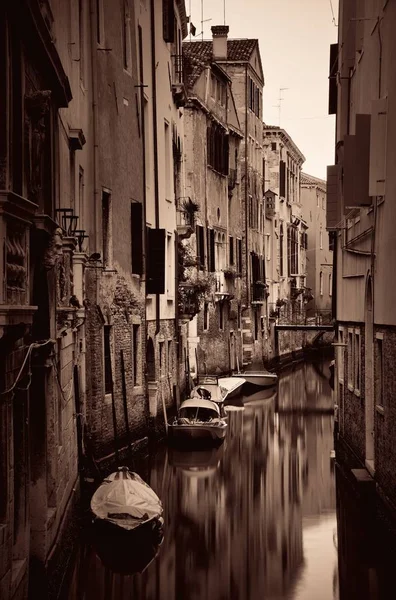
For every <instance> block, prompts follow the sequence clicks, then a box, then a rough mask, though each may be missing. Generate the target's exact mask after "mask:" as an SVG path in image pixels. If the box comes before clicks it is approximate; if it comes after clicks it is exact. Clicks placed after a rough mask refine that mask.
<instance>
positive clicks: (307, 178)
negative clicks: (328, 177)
mask: <svg viewBox="0 0 396 600" xmlns="http://www.w3.org/2000/svg"><path fill="white" fill-rule="evenodd" d="M300 183H301V185H312V186H315V187H318V188H320V189H323V190H324V191H326V185H327V183H326V181H325V180H324V179H319V178H318V177H314V176H313V175H308V174H307V173H301V177H300Z"/></svg>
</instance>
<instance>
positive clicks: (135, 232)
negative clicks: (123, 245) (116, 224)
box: [131, 202, 143, 275]
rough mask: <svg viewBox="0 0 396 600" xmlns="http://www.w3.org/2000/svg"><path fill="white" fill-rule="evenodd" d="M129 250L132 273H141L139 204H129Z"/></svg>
mask: <svg viewBox="0 0 396 600" xmlns="http://www.w3.org/2000/svg"><path fill="white" fill-rule="evenodd" d="M131 249H132V273H134V274H135V275H142V273H143V206H142V204H141V203H140V202H132V203H131Z"/></svg>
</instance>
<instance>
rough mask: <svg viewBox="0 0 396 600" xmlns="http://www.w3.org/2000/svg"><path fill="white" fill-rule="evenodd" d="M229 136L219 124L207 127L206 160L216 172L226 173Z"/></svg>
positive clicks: (211, 124)
mask: <svg viewBox="0 0 396 600" xmlns="http://www.w3.org/2000/svg"><path fill="white" fill-rule="evenodd" d="M228 155H229V136H228V135H226V131H225V129H224V128H223V127H221V126H220V125H217V124H216V123H210V125H209V126H208V128H207V162H208V165H209V166H210V167H212V168H213V169H214V170H215V171H217V172H218V173H221V174H222V175H228V162H229V161H228Z"/></svg>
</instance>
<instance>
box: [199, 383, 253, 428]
mask: <svg viewBox="0 0 396 600" xmlns="http://www.w3.org/2000/svg"><path fill="white" fill-rule="evenodd" d="M244 383H245V380H244V379H242V378H238V377H217V375H205V376H203V377H200V378H199V379H198V385H197V386H195V388H194V389H193V390H192V392H191V396H190V398H203V399H204V400H211V401H212V402H216V404H217V405H218V406H219V409H220V416H221V418H222V419H226V418H227V414H226V413H225V411H224V405H226V404H227V403H228V402H229V400H230V399H231V398H235V397H236V396H238V395H239V394H240V393H241V389H242V386H243V385H244Z"/></svg>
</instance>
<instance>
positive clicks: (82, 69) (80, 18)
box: [78, 0, 86, 83]
mask: <svg viewBox="0 0 396 600" xmlns="http://www.w3.org/2000/svg"><path fill="white" fill-rule="evenodd" d="M85 6H86V2H85V1H84V0H78V34H79V36H78V37H79V52H80V57H79V64H80V81H81V82H82V83H84V80H85V77H84V75H85V56H84V55H85V53H84V43H85V36H84V30H85V14H84V8H85Z"/></svg>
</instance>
